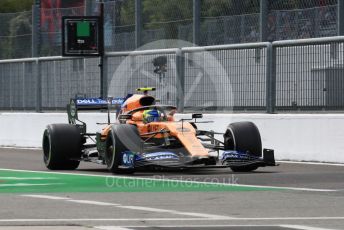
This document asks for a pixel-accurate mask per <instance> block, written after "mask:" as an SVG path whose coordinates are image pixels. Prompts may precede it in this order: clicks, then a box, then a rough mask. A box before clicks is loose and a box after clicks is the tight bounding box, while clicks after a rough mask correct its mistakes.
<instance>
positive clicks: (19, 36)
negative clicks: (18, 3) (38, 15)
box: [0, 11, 32, 59]
mask: <svg viewBox="0 0 344 230" xmlns="http://www.w3.org/2000/svg"><path fill="white" fill-rule="evenodd" d="M31 39H32V12H31V11H27V12H19V13H2V14H0V59H9V58H24V57H31V43H32V41H31Z"/></svg>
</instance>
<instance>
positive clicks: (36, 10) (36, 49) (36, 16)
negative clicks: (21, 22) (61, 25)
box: [31, 5, 41, 57]
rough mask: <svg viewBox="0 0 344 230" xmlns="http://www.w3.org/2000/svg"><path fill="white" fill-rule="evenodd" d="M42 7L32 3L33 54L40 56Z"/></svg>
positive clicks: (33, 55)
mask: <svg viewBox="0 0 344 230" xmlns="http://www.w3.org/2000/svg"><path fill="white" fill-rule="evenodd" d="M40 18H41V15H40V7H39V6H38V5H32V35H31V36H32V41H31V56H32V57H38V56H39V53H40V35H41V25H40V21H41V20H40Z"/></svg>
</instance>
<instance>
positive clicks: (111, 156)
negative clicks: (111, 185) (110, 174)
mask: <svg viewBox="0 0 344 230" xmlns="http://www.w3.org/2000/svg"><path fill="white" fill-rule="evenodd" d="M105 161H106V165H107V167H108V168H112V167H113V165H114V162H115V148H114V144H113V141H111V144H110V145H109V146H108V147H107V149H106V157H105Z"/></svg>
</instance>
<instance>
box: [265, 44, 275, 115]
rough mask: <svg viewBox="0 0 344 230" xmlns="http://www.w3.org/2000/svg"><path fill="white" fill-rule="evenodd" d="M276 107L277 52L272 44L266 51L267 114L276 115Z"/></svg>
mask: <svg viewBox="0 0 344 230" xmlns="http://www.w3.org/2000/svg"><path fill="white" fill-rule="evenodd" d="M275 107H276V50H275V47H274V46H273V44H272V43H269V44H268V45H267V50H266V112H267V113H274V112H275Z"/></svg>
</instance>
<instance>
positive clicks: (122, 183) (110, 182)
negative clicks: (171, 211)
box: [0, 170, 278, 193]
mask: <svg viewBox="0 0 344 230" xmlns="http://www.w3.org/2000/svg"><path fill="white" fill-rule="evenodd" d="M11 177H13V178H20V181H18V179H11ZM0 178H4V179H1V180H0V193H62V192H63V193H66V192H214V191H218V192H221V191H222V192H223V191H228V192H237V191H268V190H269V191H270V190H278V189H271V188H259V187H245V186H239V185H234V186H233V185H230V184H214V183H197V182H192V181H177V180H176V181H173V180H164V179H161V180H160V179H144V178H130V177H116V176H99V177H98V176H87V175H73V174H59V173H49V174H48V173H42V172H25V171H8V170H0ZM6 178H7V179H6ZM31 178H32V179H31ZM37 178H40V179H39V180H37ZM23 184H24V185H25V186H23Z"/></svg>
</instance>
